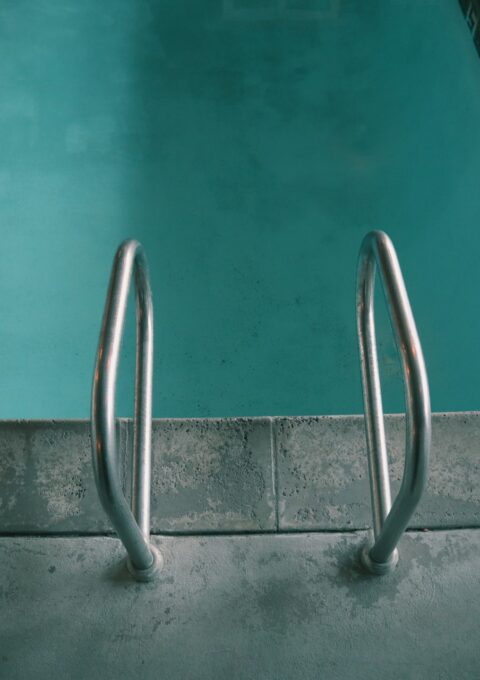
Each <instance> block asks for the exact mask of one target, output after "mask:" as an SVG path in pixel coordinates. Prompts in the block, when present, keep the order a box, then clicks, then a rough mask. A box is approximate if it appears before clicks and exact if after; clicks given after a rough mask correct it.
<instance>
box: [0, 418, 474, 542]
mask: <svg viewBox="0 0 480 680" xmlns="http://www.w3.org/2000/svg"><path fill="white" fill-rule="evenodd" d="M118 427H119V430H118V431H119V435H118V440H119V465H120V466H121V474H122V477H123V479H124V480H125V486H126V488H127V489H128V488H129V486H130V483H129V479H128V477H129V470H130V465H131V451H130V449H131V442H132V436H131V422H130V421H119V426H118ZM387 440H388V448H389V456H390V460H391V478H392V486H393V489H394V492H395V491H396V490H397V489H398V486H399V482H400V479H401V477H402V471H403V455H404V420H403V418H402V417H400V416H387ZM90 447H91V443H90V424H89V422H88V421H30V422H29V421H18V422H13V421H3V422H0V450H1V452H2V455H1V456H0V511H1V515H2V521H1V528H0V531H1V532H4V533H22V532H23V533H35V532H75V533H104V532H106V531H111V526H110V523H109V521H108V520H107V518H106V516H105V513H104V512H103V510H102V508H101V507H100V503H99V501H98V498H97V493H96V489H95V480H94V478H93V470H92V463H91V450H90ZM277 486H278V507H276V493H275V491H276V488H277ZM277 514H278V521H279V529H280V530H282V531H285V530H334V531H335V530H344V529H362V528H366V527H368V526H369V525H370V523H371V511H370V492H369V484H368V470H367V457H366V452H365V433H364V426H363V418H362V417H360V416H336V417H319V418H250V419H243V418H239V419H235V418H232V419H221V420H216V419H200V420H188V419H184V420H155V421H154V426H153V469H152V529H153V531H154V532H156V533H169V532H174V533H177V532H178V533H195V532H198V533H208V532H216V531H225V532H246V531H274V530H275V529H276V527H277V524H276V516H277ZM412 526H414V527H418V528H422V527H427V528H441V527H449V526H452V527H455V526H457V527H458V526H480V414H478V413H454V414H436V415H435V416H434V417H433V444H432V459H431V471H430V478H429V482H428V486H427V490H426V493H425V496H424V499H423V500H422V502H421V504H420V506H419V509H418V511H417V513H416V514H415V515H414V517H413V519H412Z"/></svg>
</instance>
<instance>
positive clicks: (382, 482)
mask: <svg viewBox="0 0 480 680" xmlns="http://www.w3.org/2000/svg"><path fill="white" fill-rule="evenodd" d="M377 268H378V270H379V273H380V278H381V281H382V285H383V291H384V295H385V299H386V302H387V307H388V311H389V315H390V320H391V324H392V329H393V333H394V336H395V341H396V344H397V349H398V352H399V354H400V357H401V360H402V368H403V378H404V383H405V402H406V443H405V468H404V473H403V480H402V484H401V487H400V491H399V492H398V495H397V497H396V499H395V502H394V503H393V505H392V503H391V495H390V479H389V475H388V458H387V450H386V444H385V428H384V422H383V406H382V392H381V386H380V374H379V370H378V358H377V346H376V340H375V318H374V289H375V270H376V269H377ZM356 302H357V331H358V341H359V349H360V363H361V369H362V383H363V401H364V408H365V433H366V440H367V453H368V467H369V472H370V491H371V499H372V511H373V534H374V542H373V545H367V546H365V547H364V548H363V550H362V562H363V564H364V566H365V567H367V569H368V570H369V571H371V572H372V573H374V574H385V573H387V572H389V571H390V570H391V569H393V568H394V567H395V565H396V564H397V561H398V550H397V544H398V542H399V540H400V538H401V536H402V534H403V532H404V531H405V529H406V528H407V525H408V523H409V521H410V518H411V516H412V514H413V512H414V510H415V508H416V506H417V504H418V502H419V500H420V498H421V496H422V493H423V491H424V488H425V485H426V481H427V474H428V460H429V453H430V441H431V410H430V393H429V387H428V378H427V372H426V369H425V361H424V358H423V353H422V347H421V345H420V340H419V338H418V334H417V329H416V327H415V320H414V318H413V314H412V310H411V307H410V302H409V300H408V295H407V291H406V288H405V283H404V281H403V276H402V272H401V269H400V265H399V262H398V258H397V254H396V252H395V248H394V247H393V244H392V242H391V240H390V238H389V237H388V236H387V234H385V233H384V232H381V231H372V232H370V233H369V234H367V235H366V237H365V238H364V240H363V243H362V246H361V248H360V256H359V261H358V270H357V300H356Z"/></svg>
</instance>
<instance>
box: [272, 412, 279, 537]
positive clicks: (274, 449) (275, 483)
mask: <svg viewBox="0 0 480 680" xmlns="http://www.w3.org/2000/svg"><path fill="white" fill-rule="evenodd" d="M270 455H271V460H272V484H273V493H274V498H275V531H276V532H277V533H278V532H279V531H280V510H279V505H278V486H279V485H278V454H277V428H276V421H275V418H274V417H273V416H270Z"/></svg>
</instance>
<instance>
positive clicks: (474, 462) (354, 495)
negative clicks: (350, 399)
mask: <svg viewBox="0 0 480 680" xmlns="http://www.w3.org/2000/svg"><path fill="white" fill-rule="evenodd" d="M274 428H275V438H276V448H277V453H278V456H277V462H278V502H279V526H280V529H283V530H287V529H299V528H302V529H327V530H330V529H339V528H347V529H348V528H353V529H361V528H365V527H368V526H370V525H371V509H370V496H369V486H368V466H367V455H366V445H365V433H364V421H363V417H361V416H358V417H355V416H340V417H335V416H333V417H320V418H283V419H282V418H277V419H275V422H274ZM386 436H387V450H388V455H389V461H390V479H391V485H392V497H393V494H394V493H396V492H397V491H398V489H399V487H400V482H401V479H402V475H403V464H404V450H405V419H404V417H403V416H400V415H389V416H387V418H386ZM479 525H480V414H478V413H448V414H440V413H437V414H434V415H433V418H432V451H431V460H430V476H429V479H428V483H427V488H426V491H425V493H424V496H423V498H422V500H421V502H420V504H419V506H418V508H417V511H416V512H415V515H414V516H413V517H412V521H411V526H412V527H418V528H421V527H428V528H441V527H449V526H479Z"/></svg>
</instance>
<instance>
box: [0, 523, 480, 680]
mask: <svg viewBox="0 0 480 680" xmlns="http://www.w3.org/2000/svg"><path fill="white" fill-rule="evenodd" d="M363 539H364V536H363V535H362V534H297V535H264V536H237V537H232V536H229V537H219V536H211V537H208V538H206V537H179V538H174V537H170V538H164V539H162V540H156V543H157V545H158V547H159V548H161V549H162V551H163V554H164V556H165V567H164V571H163V573H162V575H161V577H160V579H159V580H158V581H157V582H155V583H152V584H137V583H134V582H133V581H131V579H130V578H129V576H128V574H127V573H126V570H125V568H124V567H123V564H122V563H121V562H120V560H121V558H122V556H123V550H122V547H121V546H120V544H119V542H118V541H117V540H116V539H112V538H76V539H73V538H32V537H23V538H14V537H10V538H3V539H0V554H1V557H0V560H1V563H2V569H1V572H0V598H1V603H2V612H3V616H1V617H0V640H1V651H0V677H2V678H6V679H7V678H8V680H50V679H51V678H53V677H55V678H70V679H71V680H81V679H88V680H90V679H91V678H93V677H95V678H102V679H104V680H109V679H112V680H118V679H119V678H135V677H139V678H142V680H143V679H145V680H150V679H152V680H153V679H154V678H155V680H156V679H157V678H160V677H162V678H170V679H171V680H190V679H195V680H225V678H231V679H232V680H252V679H254V678H261V680H283V679H285V680H292V678H295V679H298V680H317V679H318V678H328V680H336V679H337V678H338V679H339V680H348V679H352V680H353V679H354V678H355V680H371V678H372V677H374V678H388V680H405V679H406V678H408V679H410V678H412V679H413V678H415V680H423V679H425V680H431V679H432V678H436V679H440V680H447V679H448V680H453V679H454V678H455V680H461V679H462V678H465V679H468V680H472V678H477V677H478V669H479V668H480V647H479V645H478V620H479V617H480V597H479V593H478V573H479V570H480V530H462V531H453V530H452V531H448V532H434V533H410V534H408V535H407V536H405V537H404V539H403V540H402V544H401V560H400V563H399V565H398V568H397V570H396V571H395V572H394V573H393V574H391V575H389V576H387V577H372V576H367V575H365V574H363V573H362V572H361V571H360V570H359V568H358V566H357V563H356V555H357V553H358V549H359V546H360V545H361V543H362V540H363Z"/></svg>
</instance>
